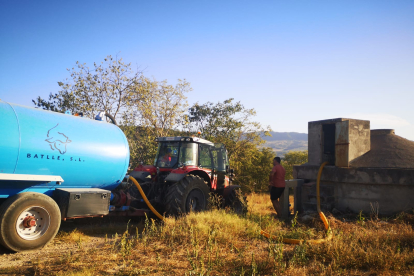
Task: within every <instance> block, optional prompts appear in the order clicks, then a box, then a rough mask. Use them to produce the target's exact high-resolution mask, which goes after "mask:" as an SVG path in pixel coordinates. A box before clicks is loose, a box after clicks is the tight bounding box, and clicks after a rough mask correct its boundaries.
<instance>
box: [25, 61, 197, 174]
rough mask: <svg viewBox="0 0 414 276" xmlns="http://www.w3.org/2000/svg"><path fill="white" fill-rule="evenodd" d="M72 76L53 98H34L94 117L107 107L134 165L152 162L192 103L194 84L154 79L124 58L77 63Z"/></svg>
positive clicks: (59, 109) (44, 104)
mask: <svg viewBox="0 0 414 276" xmlns="http://www.w3.org/2000/svg"><path fill="white" fill-rule="evenodd" d="M67 70H68V71H69V73H70V77H69V78H67V79H65V80H64V81H62V82H58V85H59V87H60V91H58V92H57V93H55V94H52V93H51V94H50V95H49V99H48V100H45V99H42V98H41V97H37V99H35V100H33V103H34V104H35V106H37V107H41V108H43V109H46V110H52V111H56V112H65V111H67V110H70V111H71V112H72V113H76V112H82V113H83V114H84V116H85V117H88V118H91V119H93V118H94V117H95V116H96V115H97V114H98V113H99V112H101V111H104V112H106V113H108V114H109V115H111V116H113V117H114V118H115V119H116V121H117V122H118V125H119V127H120V128H121V129H122V130H123V131H124V133H125V135H126V136H127V139H128V142H129V147H130V152H131V163H130V167H131V168H134V167H135V166H136V165H137V164H138V162H140V161H143V162H145V163H152V159H153V158H154V155H155V151H156V143H155V141H154V139H155V137H157V136H164V135H167V134H169V133H170V132H171V131H172V129H174V128H176V127H177V126H178V121H179V119H181V118H182V117H183V113H184V112H185V108H186V106H187V103H186V101H185V100H186V97H185V93H187V92H189V91H191V87H190V84H189V83H188V82H187V81H185V80H178V83H177V84H176V85H175V86H172V85H169V84H168V83H167V81H165V80H164V81H156V80H150V79H149V78H146V77H145V76H143V74H142V72H140V71H138V70H134V69H133V68H132V67H131V63H125V62H124V61H123V60H122V58H117V57H116V58H113V57H112V56H108V57H106V58H105V59H104V61H102V62H101V63H99V64H98V63H94V64H93V67H92V68H90V67H88V66H87V65H86V64H85V63H83V64H82V63H79V62H76V66H75V67H73V68H72V69H67Z"/></svg>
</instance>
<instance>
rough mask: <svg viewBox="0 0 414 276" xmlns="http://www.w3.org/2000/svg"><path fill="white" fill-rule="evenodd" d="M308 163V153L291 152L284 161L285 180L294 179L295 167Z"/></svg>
mask: <svg viewBox="0 0 414 276" xmlns="http://www.w3.org/2000/svg"><path fill="white" fill-rule="evenodd" d="M306 162H308V151H307V150H305V151H289V152H288V153H286V154H285V157H284V158H283V159H282V162H281V163H282V164H281V165H282V166H283V168H285V170H286V175H285V179H293V175H292V174H293V166H294V165H302V164H305V163H306Z"/></svg>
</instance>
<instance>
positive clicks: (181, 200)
mask: <svg viewBox="0 0 414 276" xmlns="http://www.w3.org/2000/svg"><path fill="white" fill-rule="evenodd" d="M209 196H210V188H209V187H208V185H207V182H205V181H204V179H202V178H201V177H199V176H196V175H187V176H186V177H184V178H183V179H181V180H180V181H178V182H177V183H174V184H172V185H171V186H170V187H169V188H168V191H167V195H166V204H165V211H166V212H167V214H169V215H174V216H177V215H179V214H183V213H189V212H199V211H203V210H206V209H207V204H208V199H209Z"/></svg>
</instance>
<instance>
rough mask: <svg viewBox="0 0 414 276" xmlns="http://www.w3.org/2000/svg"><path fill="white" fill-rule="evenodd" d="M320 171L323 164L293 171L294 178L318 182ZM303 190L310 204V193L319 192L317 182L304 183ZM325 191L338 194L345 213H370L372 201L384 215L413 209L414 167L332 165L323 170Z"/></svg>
mask: <svg viewBox="0 0 414 276" xmlns="http://www.w3.org/2000/svg"><path fill="white" fill-rule="evenodd" d="M318 170H319V166H311V165H308V166H294V168H293V174H294V178H299V179H306V180H308V181H316V177H317V173H318ZM324 187H325V189H324ZM332 187H333V189H332ZM302 190H303V191H302V194H303V195H305V196H304V197H302V202H301V204H300V205H301V206H306V203H307V200H308V199H306V195H311V194H315V190H316V185H306V184H304V185H303V186H302ZM321 190H324V193H325V194H324V195H323V196H324V197H325V198H326V199H328V198H331V197H334V204H333V206H334V207H335V208H337V209H338V210H341V211H344V212H345V211H352V212H355V213H358V212H359V211H360V210H362V211H363V212H365V213H370V212H371V205H370V203H372V204H376V202H378V205H379V214H382V215H391V214H395V213H398V212H402V211H411V210H413V209H414V200H413V199H414V169H382V168H338V167H335V166H328V167H325V168H324V170H323V173H322V177H321ZM328 191H330V192H328Z"/></svg>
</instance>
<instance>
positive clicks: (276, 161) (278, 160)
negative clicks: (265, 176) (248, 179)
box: [273, 156, 280, 165]
mask: <svg viewBox="0 0 414 276" xmlns="http://www.w3.org/2000/svg"><path fill="white" fill-rule="evenodd" d="M276 164H280V157H278V156H276V157H275V158H273V165H276Z"/></svg>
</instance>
